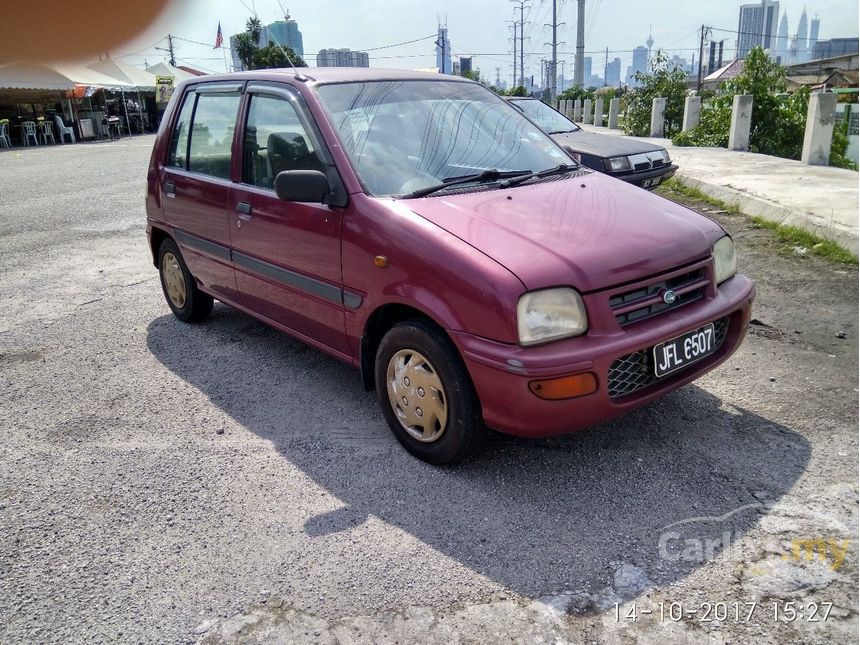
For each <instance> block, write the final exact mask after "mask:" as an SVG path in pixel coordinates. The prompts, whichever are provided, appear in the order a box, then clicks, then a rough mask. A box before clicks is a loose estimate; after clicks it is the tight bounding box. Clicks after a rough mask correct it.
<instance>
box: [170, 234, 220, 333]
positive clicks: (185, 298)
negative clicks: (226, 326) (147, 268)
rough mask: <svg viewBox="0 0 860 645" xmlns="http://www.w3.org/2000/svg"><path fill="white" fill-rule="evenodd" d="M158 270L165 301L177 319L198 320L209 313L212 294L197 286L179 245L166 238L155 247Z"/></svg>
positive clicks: (210, 311)
mask: <svg viewBox="0 0 860 645" xmlns="http://www.w3.org/2000/svg"><path fill="white" fill-rule="evenodd" d="M158 273H159V276H160V277H161V288H162V290H163V291H164V297H165V299H166V300H167V304H168V305H169V306H170V309H171V311H173V313H174V315H175V316H176V317H177V318H179V320H181V321H183V322H201V321H203V320H205V319H206V318H207V317H208V316H209V314H210V313H212V305H213V302H214V300H213V298H212V296H210V295H209V294H208V293H204V292H202V291H200V289H198V288H197V283H196V282H195V280H194V277H193V276H192V275H191V273H190V272H189V271H188V267H187V266H186V265H185V260H184V259H183V258H182V253H180V252H179V247H178V246H177V245H176V242H174V241H173V240H171V239H169V238H168V239H166V240H164V241H163V242H162V243H161V246H160V247H159V249H158Z"/></svg>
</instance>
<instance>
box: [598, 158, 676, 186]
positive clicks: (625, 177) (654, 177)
mask: <svg viewBox="0 0 860 645" xmlns="http://www.w3.org/2000/svg"><path fill="white" fill-rule="evenodd" d="M677 171H678V166H676V165H674V164H672V165H669V166H660V167H658V168H652V169H651V170H639V171H636V170H634V171H632V172H630V171H624V172H620V173H613V172H607V173H606V174H607V175H609V176H610V177H615V178H616V179H620V180H621V181H626V182H627V183H628V184H633V185H634V186H640V187H642V188H647V189H649V190H651V189H654V188H657V186H659V185H660V184H661V183H663V182H664V181H666V180H667V179H671V178H672V177H674V176H675V173H676V172H677Z"/></svg>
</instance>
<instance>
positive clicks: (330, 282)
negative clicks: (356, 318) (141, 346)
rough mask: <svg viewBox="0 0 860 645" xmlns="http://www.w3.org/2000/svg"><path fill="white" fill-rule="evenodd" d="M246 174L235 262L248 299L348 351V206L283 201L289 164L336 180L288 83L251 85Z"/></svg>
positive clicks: (239, 192) (235, 199) (237, 204)
mask: <svg viewBox="0 0 860 645" xmlns="http://www.w3.org/2000/svg"><path fill="white" fill-rule="evenodd" d="M242 125H243V128H244V131H243V137H242V178H241V183H237V184H234V186H233V188H232V190H231V196H230V218H231V221H232V226H231V232H232V246H233V262H234V265H235V267H236V281H237V286H238V288H239V291H240V292H241V293H242V299H243V302H244V303H245V305H246V306H247V307H248V308H249V309H251V310H253V311H254V312H256V313H257V314H259V315H262V316H264V317H266V318H268V319H270V320H272V321H274V322H276V323H279V324H280V325H283V326H284V327H286V328H288V329H289V330H291V331H292V332H294V333H296V334H297V335H299V336H302V337H304V338H305V339H308V340H311V341H315V342H316V343H317V344H320V345H322V346H324V347H326V348H329V349H330V350H334V351H335V352H336V353H338V354H341V355H345V356H348V355H349V354H350V349H349V345H348V343H347V338H346V332H345V316H344V304H343V288H342V276H341V261H340V235H341V222H342V214H343V209H342V208H337V207H332V206H329V205H327V204H309V203H298V202H284V201H281V200H280V199H278V197H277V196H276V195H275V190H274V179H275V176H276V175H277V174H278V173H279V172H281V171H283V170H319V171H322V172H325V173H327V174H329V177H330V179H334V180H335V182H338V181H339V179H338V178H337V176H336V171H335V170H334V169H333V164H331V162H330V156H329V155H328V153H327V151H326V150H325V149H324V147H323V142H322V137H321V136H320V135H319V133H318V131H317V129H316V125H315V123H314V121H313V117H312V116H311V115H310V114H309V112H308V111H307V108H306V106H305V104H304V101H303V100H302V99H301V97H300V95H299V94H298V93H297V92H295V91H294V90H292V89H290V88H288V87H287V86H278V87H275V86H270V85H257V86H254V85H253V84H251V85H249V86H248V87H247V89H246V93H245V103H244V107H243V122H242Z"/></svg>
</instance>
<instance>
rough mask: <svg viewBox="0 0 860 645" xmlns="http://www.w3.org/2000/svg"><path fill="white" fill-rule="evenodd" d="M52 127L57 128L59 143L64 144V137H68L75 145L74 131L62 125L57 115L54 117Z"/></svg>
mask: <svg viewBox="0 0 860 645" xmlns="http://www.w3.org/2000/svg"><path fill="white" fill-rule="evenodd" d="M54 125H56V126H57V134H58V135H59V136H60V143H65V142H66V135H69V138H70V139H71V141H72V143H75V131H74V130H73V129H72V128H70V127H68V126H67V125H66V124H65V123H63V120H62V119H61V118H60V115H59V114H55V115H54Z"/></svg>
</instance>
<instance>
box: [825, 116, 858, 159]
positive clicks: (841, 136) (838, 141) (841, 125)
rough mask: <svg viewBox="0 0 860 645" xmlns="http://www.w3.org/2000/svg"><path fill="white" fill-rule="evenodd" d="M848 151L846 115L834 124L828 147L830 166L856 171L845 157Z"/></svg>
mask: <svg viewBox="0 0 860 645" xmlns="http://www.w3.org/2000/svg"><path fill="white" fill-rule="evenodd" d="M847 150H848V113H847V112H846V114H845V118H844V119H842V120H841V121H837V122H836V126H835V127H834V128H833V143H832V144H831V146H830V165H831V166H836V167H837V168H846V169H848V170H857V164H856V163H854V161H852V160H851V159H849V158H848V157H847V156H845V152H846V151H847Z"/></svg>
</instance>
